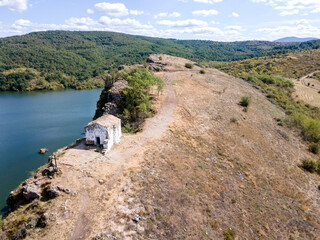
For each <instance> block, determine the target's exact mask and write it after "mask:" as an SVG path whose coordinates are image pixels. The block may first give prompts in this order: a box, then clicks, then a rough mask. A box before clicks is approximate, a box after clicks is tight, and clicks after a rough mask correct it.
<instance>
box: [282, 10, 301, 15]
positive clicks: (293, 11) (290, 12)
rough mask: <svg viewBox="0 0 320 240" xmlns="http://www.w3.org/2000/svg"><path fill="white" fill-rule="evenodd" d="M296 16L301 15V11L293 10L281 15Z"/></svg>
mask: <svg viewBox="0 0 320 240" xmlns="http://www.w3.org/2000/svg"><path fill="white" fill-rule="evenodd" d="M295 14H299V10H298V9H296V10H292V11H283V12H281V13H280V16H291V15H295Z"/></svg>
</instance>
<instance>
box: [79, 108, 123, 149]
mask: <svg viewBox="0 0 320 240" xmlns="http://www.w3.org/2000/svg"><path fill="white" fill-rule="evenodd" d="M85 131H86V144H87V145H97V146H100V145H103V148H104V149H106V151H109V150H110V149H111V147H112V145H113V144H116V143H119V142H120V137H121V120H120V119H119V118H117V117H115V116H113V115H110V114H105V115H103V116H102V117H100V118H98V119H96V120H94V121H92V122H90V123H89V124H88V125H87V126H86V127H85Z"/></svg>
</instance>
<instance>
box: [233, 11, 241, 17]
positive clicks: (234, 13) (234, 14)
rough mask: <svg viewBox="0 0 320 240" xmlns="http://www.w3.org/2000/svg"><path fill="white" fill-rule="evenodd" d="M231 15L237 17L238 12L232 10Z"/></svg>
mask: <svg viewBox="0 0 320 240" xmlns="http://www.w3.org/2000/svg"><path fill="white" fill-rule="evenodd" d="M231 15H232V17H239V14H238V13H236V12H232V13H231Z"/></svg>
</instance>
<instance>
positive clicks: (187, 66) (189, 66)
mask: <svg viewBox="0 0 320 240" xmlns="http://www.w3.org/2000/svg"><path fill="white" fill-rule="evenodd" d="M184 66H185V67H186V68H189V69H192V68H193V65H192V64H191V63H186V64H185V65H184Z"/></svg>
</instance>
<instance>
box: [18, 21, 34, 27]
mask: <svg viewBox="0 0 320 240" xmlns="http://www.w3.org/2000/svg"><path fill="white" fill-rule="evenodd" d="M15 24H17V25H19V26H24V27H28V26H30V25H31V22H30V20H27V19H18V20H17V21H15Z"/></svg>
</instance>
